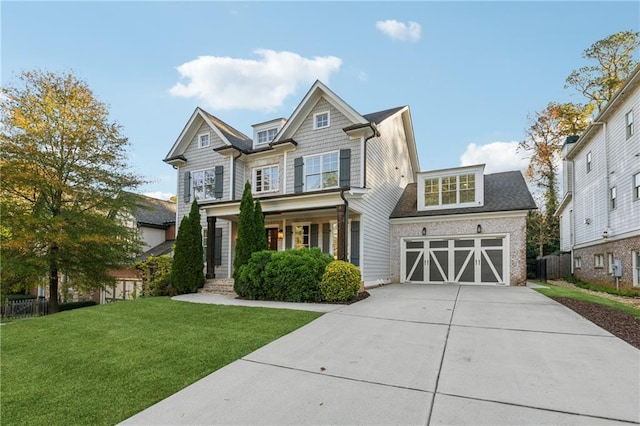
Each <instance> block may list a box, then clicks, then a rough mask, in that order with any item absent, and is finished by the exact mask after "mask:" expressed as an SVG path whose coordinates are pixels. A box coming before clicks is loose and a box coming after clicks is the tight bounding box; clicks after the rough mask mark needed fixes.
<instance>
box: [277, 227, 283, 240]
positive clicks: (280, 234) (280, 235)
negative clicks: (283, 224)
mask: <svg viewBox="0 0 640 426" xmlns="http://www.w3.org/2000/svg"><path fill="white" fill-rule="evenodd" d="M283 238H284V232H282V229H278V239H279V240H281V239H283Z"/></svg>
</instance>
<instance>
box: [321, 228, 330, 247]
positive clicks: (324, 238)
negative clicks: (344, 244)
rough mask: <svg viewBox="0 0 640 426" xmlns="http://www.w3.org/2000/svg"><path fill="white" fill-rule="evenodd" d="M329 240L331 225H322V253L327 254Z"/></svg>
mask: <svg viewBox="0 0 640 426" xmlns="http://www.w3.org/2000/svg"><path fill="white" fill-rule="evenodd" d="M330 239H331V224H330V223H323V224H322V252H323V253H329V241H330Z"/></svg>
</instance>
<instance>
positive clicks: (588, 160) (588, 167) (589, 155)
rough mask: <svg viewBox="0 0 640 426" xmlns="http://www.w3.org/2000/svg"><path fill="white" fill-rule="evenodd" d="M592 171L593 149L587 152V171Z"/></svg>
mask: <svg viewBox="0 0 640 426" xmlns="http://www.w3.org/2000/svg"><path fill="white" fill-rule="evenodd" d="M590 171H591V151H589V152H588V153H587V173H589V172H590Z"/></svg>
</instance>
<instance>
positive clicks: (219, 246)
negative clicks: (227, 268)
mask: <svg viewBox="0 0 640 426" xmlns="http://www.w3.org/2000/svg"><path fill="white" fill-rule="evenodd" d="M214 241H215V243H214V245H215V252H216V254H215V259H214V264H215V265H216V266H220V265H222V228H216V236H215V240H214Z"/></svg>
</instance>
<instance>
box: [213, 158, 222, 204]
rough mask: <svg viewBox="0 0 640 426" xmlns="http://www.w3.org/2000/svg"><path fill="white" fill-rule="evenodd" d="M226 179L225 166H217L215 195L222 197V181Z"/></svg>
mask: <svg viewBox="0 0 640 426" xmlns="http://www.w3.org/2000/svg"><path fill="white" fill-rule="evenodd" d="M223 179H224V166H216V181H215V185H216V187H215V195H214V197H216V198H222V183H223V182H224V181H223Z"/></svg>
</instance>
